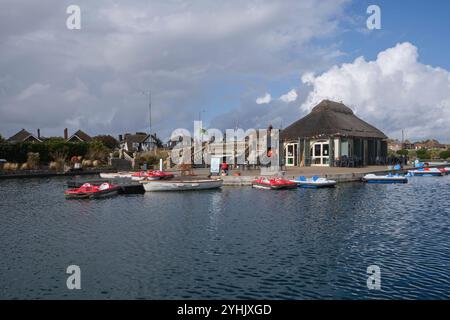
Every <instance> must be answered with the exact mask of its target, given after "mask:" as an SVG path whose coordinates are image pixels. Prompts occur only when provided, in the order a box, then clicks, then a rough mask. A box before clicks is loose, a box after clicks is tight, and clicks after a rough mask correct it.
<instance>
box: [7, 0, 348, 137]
mask: <svg viewBox="0 0 450 320" xmlns="http://www.w3.org/2000/svg"><path fill="white" fill-rule="evenodd" d="M348 2H349V0H303V1H298V0H286V1H280V2H278V1H277V2H275V1H270V0H249V1H246V2H245V3H243V2H242V1H240V0H229V1H222V2H220V1H191V0H177V1H166V0H152V1H138V0H129V1H126V2H125V1H105V0H99V1H89V0H79V1H77V4H78V5H80V7H81V8H82V30H81V32H74V31H69V30H67V29H66V28H65V24H64V22H65V17H66V15H65V14H64V13H65V9H66V7H67V3H65V2H64V1H56V2H55V1H52V0H42V1H39V3H29V2H27V1H17V0H3V1H1V5H0V8H1V9H3V10H0V43H1V50H0V131H1V132H0V133H1V134H3V135H4V136H8V135H9V134H12V133H15V132H16V131H17V128H22V127H24V128H29V129H30V130H31V128H33V127H35V128H36V127H39V128H41V129H42V132H43V133H45V134H46V135H51V134H53V133H54V134H58V133H60V132H62V129H63V128H64V127H65V126H68V124H67V123H69V124H70V123H73V125H76V126H77V127H73V128H70V125H69V129H78V126H80V127H81V128H82V129H83V130H85V131H86V132H88V133H89V134H97V133H121V132H122V133H123V132H124V131H125V132H126V131H141V130H145V128H147V126H148V124H147V122H148V120H147V116H145V115H146V114H147V112H148V111H147V101H146V97H145V95H142V94H141V92H142V91H143V90H148V89H150V88H151V90H152V99H153V105H154V109H153V111H154V112H153V114H152V116H153V122H154V129H155V130H156V131H157V132H158V133H160V134H161V135H166V134H168V133H170V131H171V130H172V128H177V127H187V126H189V125H190V124H191V121H192V114H193V113H197V111H199V110H198V108H199V107H198V106H199V105H203V103H204V101H208V102H207V103H208V104H209V105H207V106H205V107H206V108H209V111H210V112H209V113H210V114H215V113H219V112H227V111H228V110H229V109H231V108H232V107H234V106H235V105H240V104H242V103H243V101H244V100H243V97H244V96H245V94H242V92H245V93H246V94H247V93H248V94H251V99H249V100H248V101H247V100H245V103H251V104H252V105H255V103H254V98H255V97H256V96H258V94H260V93H261V92H263V91H261V90H267V89H265V88H268V87H269V85H270V83H271V82H272V81H277V82H279V83H283V82H284V80H285V79H292V78H293V77H294V76H295V75H296V74H297V73H298V72H299V70H300V71H301V70H306V68H308V69H314V68H315V67H317V66H323V65H330V64H331V63H334V62H333V61H334V55H330V52H338V51H339V48H338V47H335V44H334V41H333V40H332V37H330V36H331V35H333V34H335V33H336V32H338V30H340V29H339V28H338V26H339V24H340V23H341V21H342V17H343V16H344V10H345V8H346V5H347V4H348ZM61 15H62V16H61ZM61 19H62V20H61ZM61 21H62V22H61ZM318 40H323V41H324V42H321V43H320V44H319V43H317V42H316V41H318ZM313 53H314V54H313ZM24 70H26V72H24ZM249 77H250V78H251V80H250V82H249V79H250V78H249ZM77 79H78V80H77ZM230 79H232V83H233V86H232V89H233V90H232V93H231V94H230V90H229V89H227V88H226V87H227V86H228V83H229V81H230ZM249 83H250V84H251V85H249ZM33 84H34V85H33ZM47 86H48V87H47ZM27 88H29V89H27ZM205 88H208V90H205ZM261 88H262V89H261ZM205 92H206V93H205ZM205 95H206V96H205ZM246 97H247V96H245V98H246ZM219 100H220V101H226V105H225V106H223V105H221V106H220V107H219V106H216V104H215V103H214V102H215V101H219ZM276 100H277V102H278V99H276ZM272 102H274V101H272ZM180 106H182V107H180ZM255 106H256V107H257V106H258V105H255ZM196 108H197V109H196ZM211 109H213V110H211ZM259 109H260V111H261V108H259ZM36 110H38V111H39V112H37V111H36ZM106 114H108V115H112V116H113V118H112V120H110V119H109V117H105V115H106ZM72 119H77V122H73V121H72ZM220 119H222V120H223V118H220ZM50 132H53V133H50Z"/></svg>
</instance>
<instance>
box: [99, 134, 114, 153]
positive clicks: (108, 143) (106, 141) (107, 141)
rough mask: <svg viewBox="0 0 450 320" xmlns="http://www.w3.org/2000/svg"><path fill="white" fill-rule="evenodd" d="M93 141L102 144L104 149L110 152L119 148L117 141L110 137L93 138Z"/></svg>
mask: <svg viewBox="0 0 450 320" xmlns="http://www.w3.org/2000/svg"><path fill="white" fill-rule="evenodd" d="M93 140H94V141H97V142H100V143H102V144H103V145H104V146H105V147H106V148H108V149H110V150H114V149H116V148H117V147H118V146H119V141H117V140H116V139H115V138H114V137H113V136H110V135H99V136H95V137H94V138H93Z"/></svg>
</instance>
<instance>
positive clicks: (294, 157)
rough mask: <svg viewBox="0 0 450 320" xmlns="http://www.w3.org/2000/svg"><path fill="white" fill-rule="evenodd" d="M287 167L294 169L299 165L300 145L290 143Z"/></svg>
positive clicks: (287, 152) (287, 149)
mask: <svg viewBox="0 0 450 320" xmlns="http://www.w3.org/2000/svg"><path fill="white" fill-rule="evenodd" d="M285 152H286V153H285V158H286V166H287V167H294V166H297V165H298V143H288V144H287V145H286V151H285Z"/></svg>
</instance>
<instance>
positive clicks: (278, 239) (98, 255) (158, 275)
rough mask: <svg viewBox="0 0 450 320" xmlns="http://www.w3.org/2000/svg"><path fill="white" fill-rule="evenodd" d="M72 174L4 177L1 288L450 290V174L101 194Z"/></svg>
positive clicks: (138, 294)
mask: <svg viewBox="0 0 450 320" xmlns="http://www.w3.org/2000/svg"><path fill="white" fill-rule="evenodd" d="M65 181H66V179H64V178H48V179H22V180H19V179H16V180H3V181H0V197H1V200H0V201H1V202H0V257H1V258H0V298H1V299H13V298H22V299H23V298H26V299H50V298H51V299H81V298H85V299H86V298H87V299H110V298H121V299H140V298H145V299H175V298H179V299H316V298H320V299H323V298H324V299H332V298H339V299H365V298H376V299H380V298H400V299H418V298H420V299H449V298H450V229H449V227H450V210H449V203H450V176H446V177H430V178H426V177H414V178H411V179H410V183H408V184H406V185H367V184H362V183H348V184H341V185H339V186H337V187H336V188H335V189H323V190H308V189H299V190H287V191H277V192H273V191H267V190H256V189H252V188H249V187H240V188H232V187H224V188H223V189H222V190H216V191H204V192H186V193H147V194H145V195H128V196H118V197H115V198H110V199H103V200H65V199H64V196H63V191H64V190H65ZM71 264H75V265H78V266H80V268H81V286H82V289H81V290H68V289H67V287H66V279H67V277H68V276H69V275H68V274H66V273H65V272H66V268H67V266H69V265H71ZM369 265H378V266H379V267H380V269H381V290H369V289H368V288H367V285H366V281H367V277H368V274H367V267H368V266H369Z"/></svg>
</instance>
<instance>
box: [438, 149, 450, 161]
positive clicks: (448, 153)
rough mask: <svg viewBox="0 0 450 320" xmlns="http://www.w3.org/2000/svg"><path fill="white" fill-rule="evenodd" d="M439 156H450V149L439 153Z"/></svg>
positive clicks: (445, 157)
mask: <svg viewBox="0 0 450 320" xmlns="http://www.w3.org/2000/svg"><path fill="white" fill-rule="evenodd" d="M439 158H441V159H444V160H445V159H448V158H450V149H448V150H445V151H442V152H441V153H439Z"/></svg>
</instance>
